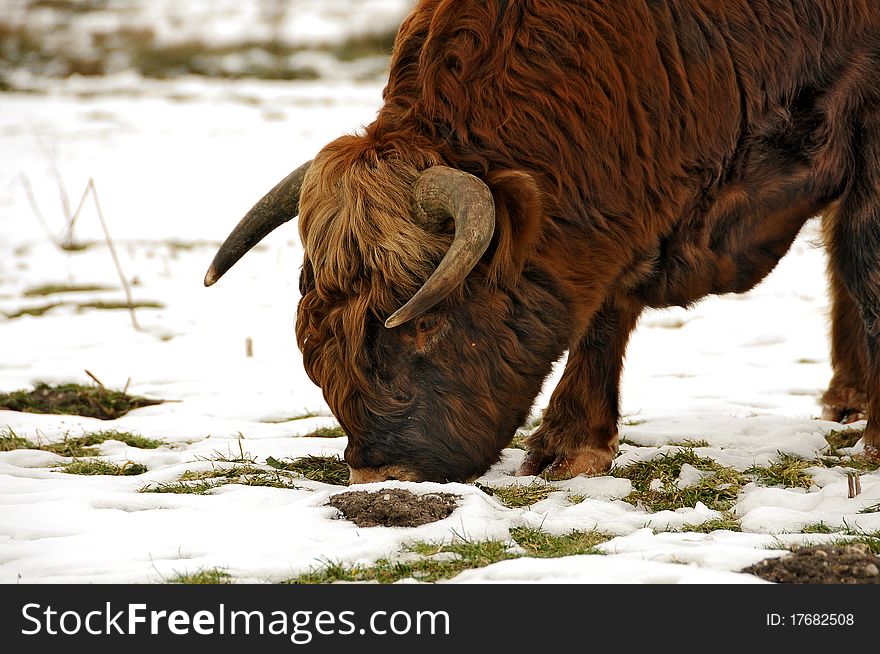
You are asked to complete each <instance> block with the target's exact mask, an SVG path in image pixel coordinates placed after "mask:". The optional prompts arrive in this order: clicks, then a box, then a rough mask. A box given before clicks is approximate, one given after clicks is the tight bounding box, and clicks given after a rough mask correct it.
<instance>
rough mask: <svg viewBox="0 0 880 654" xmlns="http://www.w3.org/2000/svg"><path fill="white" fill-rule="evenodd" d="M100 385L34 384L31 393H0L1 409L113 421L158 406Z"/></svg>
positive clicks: (141, 398) (156, 401) (147, 400)
mask: <svg viewBox="0 0 880 654" xmlns="http://www.w3.org/2000/svg"><path fill="white" fill-rule="evenodd" d="M161 403H162V402H161V400H150V399H147V398H145V397H135V396H131V395H128V394H126V393H123V392H121V391H114V390H110V389H107V388H103V387H101V386H83V385H81V384H61V385H58V386H52V385H50V384H43V383H40V384H37V385H36V387H35V388H34V390H32V391H25V390H21V391H13V392H12V393H0V409H7V410H10V411H23V412H26V413H49V414H70V415H77V416H86V417H89V418H100V419H101V420H115V419H116V418H119V417H121V416H124V415H125V414H126V413H128V412H129V411H131V410H132V409H138V408H140V407H145V406H153V405H156V404H161Z"/></svg>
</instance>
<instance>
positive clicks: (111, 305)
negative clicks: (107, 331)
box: [76, 301, 165, 312]
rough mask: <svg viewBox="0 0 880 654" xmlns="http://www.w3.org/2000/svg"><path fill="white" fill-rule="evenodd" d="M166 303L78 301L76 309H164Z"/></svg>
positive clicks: (81, 310)
mask: <svg viewBox="0 0 880 654" xmlns="http://www.w3.org/2000/svg"><path fill="white" fill-rule="evenodd" d="M164 308H165V305H164V304H162V303H161V302H152V301H148V302H132V303H131V304H129V303H128V302H102V301H97V302H77V304H76V310H77V311H78V312H83V311H87V310H88V309H95V310H98V311H119V310H123V309H124V310H126V311H128V310H129V309H164Z"/></svg>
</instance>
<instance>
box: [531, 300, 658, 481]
mask: <svg viewBox="0 0 880 654" xmlns="http://www.w3.org/2000/svg"><path fill="white" fill-rule="evenodd" d="M642 308H643V307H642V306H641V305H630V304H629V303H626V302H609V303H607V304H606V305H605V306H604V307H603V308H602V310H601V311H599V313H597V314H596V316H595V317H594V318H593V321H592V323H591V324H590V327H589V329H588V330H587V332H586V334H584V335H583V336H582V337H581V338H580V339H579V340H578V342H577V343H576V344H575V345H574V346H573V347H572V348H571V349H570V351H569V353H568V363H567V364H566V366H565V372H564V373H563V375H562V379H560V381H559V384H558V385H557V386H556V389H555V390H554V391H553V395H552V396H551V398H550V404H549V405H548V406H547V408H546V410H545V411H544V417H543V421H542V422H541V425H540V426H539V427H538V429H536V430H535V431H534V432H533V433H532V434H531V435H530V436H529V437H528V439H527V446H528V453H527V454H526V457H525V459H524V460H523V463H522V465H521V466H520V469H519V472H518V474H520V475H537V474H540V473H542V472H543V473H544V475H545V476H546V477H547V478H549V479H566V478H569V477H573V476H575V475H580V474H587V475H592V474H599V473H604V472H606V471H607V470H608V469H609V468H610V467H611V462H612V461H613V459H614V456H615V455H616V454H617V445H618V444H617V438H618V436H617V420H618V417H619V400H618V396H619V389H620V375H621V372H622V371H623V357H624V353H625V351H626V344H627V342H628V341H629V335H630V333H632V330H633V329H634V328H635V326H636V322H637V320H638V317H639V314H640V313H641V311H642Z"/></svg>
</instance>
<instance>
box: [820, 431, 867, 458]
mask: <svg viewBox="0 0 880 654" xmlns="http://www.w3.org/2000/svg"><path fill="white" fill-rule="evenodd" d="M864 433H865V432H863V431H862V430H860V429H838V430H835V431H829V432H828V433H827V434H825V440H826V441H828V450H826V454H828V455H829V456H843V453H841V452H840V451H839V450H840V449H842V448H844V447H852V446H853V445H855V444H856V443H858V442H859V440H860V439H861V438H862V436H863V435H864Z"/></svg>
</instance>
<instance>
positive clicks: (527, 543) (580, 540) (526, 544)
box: [510, 527, 613, 558]
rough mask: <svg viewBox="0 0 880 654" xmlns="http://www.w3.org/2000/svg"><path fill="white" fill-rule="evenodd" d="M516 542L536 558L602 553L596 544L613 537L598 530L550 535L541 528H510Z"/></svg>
mask: <svg viewBox="0 0 880 654" xmlns="http://www.w3.org/2000/svg"><path fill="white" fill-rule="evenodd" d="M510 536H511V538H513V540H514V541H516V544H517V545H519V546H520V547H522V548H523V549H524V550H526V551H527V552H528V556H532V557H536V558H558V557H561V556H574V555H577V554H602V552H601V550H599V549H598V546H599V545H601V544H602V543H605V542H607V541H609V540H611V539H612V538H613V536H609V535H608V534H604V533H602V532H599V531H572V532H570V533H568V534H565V535H563V536H551V535H550V534H548V533H547V532H545V531H542V530H541V529H533V528H531V527H516V528H514V529H511V530H510Z"/></svg>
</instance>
